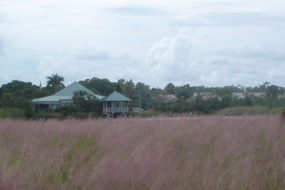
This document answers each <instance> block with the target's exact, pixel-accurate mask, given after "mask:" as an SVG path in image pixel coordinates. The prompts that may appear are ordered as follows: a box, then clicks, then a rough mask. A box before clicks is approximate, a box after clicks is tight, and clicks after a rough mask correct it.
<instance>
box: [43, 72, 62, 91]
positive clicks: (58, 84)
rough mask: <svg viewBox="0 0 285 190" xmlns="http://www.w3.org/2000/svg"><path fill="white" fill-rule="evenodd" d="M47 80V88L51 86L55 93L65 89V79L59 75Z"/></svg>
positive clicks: (49, 77)
mask: <svg viewBox="0 0 285 190" xmlns="http://www.w3.org/2000/svg"><path fill="white" fill-rule="evenodd" d="M47 79H48V82H47V86H48V87H50V86H51V87H52V88H53V89H54V92H57V91H58V90H59V89H60V88H63V87H64V84H63V83H62V82H63V81H64V78H63V77H61V76H59V75H58V74H57V73H56V74H55V75H54V74H52V75H51V76H48V77H47Z"/></svg>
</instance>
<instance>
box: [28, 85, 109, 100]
mask: <svg viewBox="0 0 285 190" xmlns="http://www.w3.org/2000/svg"><path fill="white" fill-rule="evenodd" d="M79 90H82V91H86V92H87V93H88V94H91V95H94V96H95V97H96V98H98V99H99V100H101V99H102V98H104V96H100V95H97V94H95V93H94V92H92V91H90V90H89V89H87V88H85V87H84V86H82V85H81V84H79V83H78V82H73V83H72V84H70V85H68V86H67V87H65V88H64V89H62V90H60V91H58V92H57V93H55V94H54V95H51V96H46V97H42V98H38V99H33V102H58V101H61V100H72V97H73V93H74V92H75V91H79Z"/></svg>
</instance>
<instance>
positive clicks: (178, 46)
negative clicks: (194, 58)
mask: <svg viewBox="0 0 285 190" xmlns="http://www.w3.org/2000/svg"><path fill="white" fill-rule="evenodd" d="M191 48H192V38H191V37H190V36H189V35H184V34H179V35H177V36H176V37H173V38H162V39H161V40H160V41H158V42H156V43H155V44H154V45H153V46H152V48H150V49H149V51H148V54H147V56H146V59H147V62H148V64H149V67H150V72H151V74H152V75H153V76H158V77H160V78H161V79H164V80H167V79H168V80H169V81H171V80H182V77H181V76H182V75H183V72H184V71H185V70H186V71H189V69H190V68H191V67H192V66H193V63H192V62H191V59H190V55H191ZM170 79H171V80H170Z"/></svg>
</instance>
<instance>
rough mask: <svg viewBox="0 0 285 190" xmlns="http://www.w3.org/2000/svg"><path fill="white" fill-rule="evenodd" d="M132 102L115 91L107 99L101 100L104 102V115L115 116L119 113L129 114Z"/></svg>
mask: <svg viewBox="0 0 285 190" xmlns="http://www.w3.org/2000/svg"><path fill="white" fill-rule="evenodd" d="M131 101H132V100H131V99H130V98H128V97H126V96H124V95H122V94H120V93H119V92H116V91H114V92H113V93H112V94H110V95H109V96H107V97H106V98H102V99H100V102H103V113H104V114H106V115H110V114H111V115H114V114H117V113H123V114H126V113H128V112H129V102H131Z"/></svg>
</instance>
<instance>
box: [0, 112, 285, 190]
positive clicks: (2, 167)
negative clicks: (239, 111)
mask: <svg viewBox="0 0 285 190" xmlns="http://www.w3.org/2000/svg"><path fill="white" fill-rule="evenodd" d="M284 127H285V126H284ZM280 131H282V128H281V129H280V122H279V120H278V117H277V116H269V115H268V116H266V115H263V116H241V117H222V116H216V117H186V116H182V117H179V118H167V117H158V118H150V119H127V118H119V119H105V120H104V119H98V120H71V119H70V120H63V121H57V120H47V121H43V120H37V121H23V120H9V119H5V120H0V189H16V190H17V189H100V190H101V189H138V190H140V189H142V190H143V189H179V190H180V189H261V190H262V189H264V190H265V189H284V188H285V184H284V183H285V181H284V179H285V164H284V163H285V162H284V159H285V149H284V143H285V137H284V135H283V134H282V133H281V132H280ZM283 132H284V131H283Z"/></svg>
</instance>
